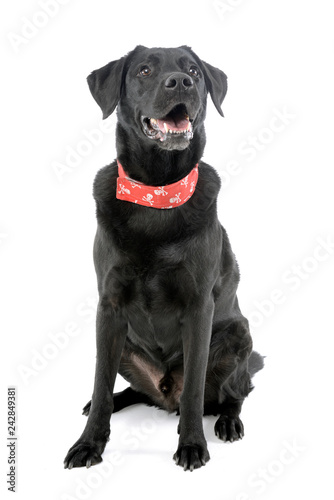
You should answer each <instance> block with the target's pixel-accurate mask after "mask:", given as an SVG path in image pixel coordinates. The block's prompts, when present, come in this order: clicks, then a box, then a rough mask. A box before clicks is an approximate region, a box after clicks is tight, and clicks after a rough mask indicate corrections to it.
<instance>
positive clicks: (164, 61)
mask: <svg viewBox="0 0 334 500" xmlns="http://www.w3.org/2000/svg"><path fill="white" fill-rule="evenodd" d="M87 81H88V85H89V88H90V91H91V93H92V95H93V97H94V99H95V100H96V102H97V103H98V105H99V106H100V108H101V109H102V112H103V118H107V117H108V116H109V115H110V114H111V113H112V112H113V111H114V110H115V108H116V106H117V105H118V109H117V110H118V119H119V121H120V123H121V124H122V125H123V126H124V127H126V128H127V129H131V131H132V133H134V134H136V135H137V136H139V139H140V138H141V139H144V140H147V141H151V142H153V143H155V144H157V145H158V146H160V147H161V148H162V149H167V150H183V149H185V148H186V147H187V146H188V145H189V143H190V141H191V139H192V137H193V134H194V131H195V130H196V127H199V126H200V125H202V124H203V121H204V118H205V111H206V97H207V94H208V93H210V95H211V98H212V101H213V103H214V105H215V106H216V108H217V110H218V112H219V113H220V114H221V115H222V116H224V115H223V112H222V110H221V107H220V106H221V103H222V102H223V99H224V97H225V94H226V91H227V77H226V75H225V73H223V71H221V70H219V69H217V68H215V67H213V66H211V65H210V64H208V63H206V62H204V61H201V59H199V57H198V56H197V55H196V54H195V53H194V52H193V51H192V50H191V49H190V48H189V47H187V46H182V47H178V48H171V49H167V48H153V49H148V48H146V47H143V46H141V45H139V46H137V47H136V48H135V49H134V50H133V51H132V52H130V53H129V54H128V55H127V56H124V57H122V58H121V59H119V60H117V61H112V62H110V63H109V64H107V65H106V66H103V67H102V68H100V69H98V70H95V71H93V72H92V73H91V74H90V75H89V76H88V79H87Z"/></svg>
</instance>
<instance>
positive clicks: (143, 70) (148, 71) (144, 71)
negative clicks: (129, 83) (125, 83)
mask: <svg viewBox="0 0 334 500" xmlns="http://www.w3.org/2000/svg"><path fill="white" fill-rule="evenodd" d="M151 73H152V71H151V68H149V67H148V66H143V67H141V68H140V70H139V72H138V76H149V75H150V74H151Z"/></svg>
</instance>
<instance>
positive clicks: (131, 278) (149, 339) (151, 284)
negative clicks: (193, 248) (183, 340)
mask: <svg viewBox="0 0 334 500" xmlns="http://www.w3.org/2000/svg"><path fill="white" fill-rule="evenodd" d="M140 264H141V265H138V262H137V263H136V264H129V263H128V264H127V265H126V266H119V267H117V268H113V270H112V272H111V276H112V277H113V279H112V282H111V285H112V286H111V298H110V300H111V302H112V304H113V305H114V306H115V307H117V308H120V309H121V310H122V312H123V314H124V315H125V316H126V317H127V320H128V323H129V325H130V330H129V334H130V337H131V340H132V341H133V342H135V343H140V344H141V345H143V344H144V345H145V344H146V343H147V345H148V346H150V347H153V346H155V347H160V348H163V349H164V350H165V349H166V348H167V350H168V348H169V346H170V347H172V344H175V342H177V343H179V342H180V339H178V338H177V337H179V330H180V319H181V317H182V315H183V314H184V312H185V311H186V310H187V309H188V306H189V305H190V304H191V302H192V301H193V299H194V296H195V295H196V291H197V285H196V276H195V273H194V272H193V271H192V270H191V269H189V268H188V267H187V265H186V263H185V262H184V261H182V260H180V259H178V262H175V261H174V262H173V260H172V259H165V258H162V257H161V256H160V255H159V253H157V254H156V255H155V256H154V257H152V258H150V259H147V261H143V262H141V263H140Z"/></svg>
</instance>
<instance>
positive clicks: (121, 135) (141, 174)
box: [116, 122, 205, 186]
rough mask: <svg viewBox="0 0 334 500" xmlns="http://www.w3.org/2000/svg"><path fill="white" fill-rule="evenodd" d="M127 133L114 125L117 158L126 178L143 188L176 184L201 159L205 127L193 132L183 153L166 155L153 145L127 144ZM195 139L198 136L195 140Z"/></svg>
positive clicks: (118, 124)
mask: <svg viewBox="0 0 334 500" xmlns="http://www.w3.org/2000/svg"><path fill="white" fill-rule="evenodd" d="M130 133H131V132H129V131H127V130H125V128H124V127H122V125H121V123H120V122H118V123H117V129H116V148H117V158H118V160H119V161H120V163H121V164H122V165H123V167H124V169H125V171H126V172H127V174H128V175H129V177H131V178H132V179H135V180H136V181H139V182H141V183H143V184H147V185H151V186H164V185H166V184H172V183H174V182H177V181H179V180H180V179H182V178H183V177H185V176H186V175H188V174H189V173H190V172H191V170H193V168H194V167H195V165H196V164H197V163H198V162H199V161H200V159H201V157H202V155H203V151H204V146H205V133H204V126H203V127H202V129H201V130H195V131H194V137H193V139H192V140H191V142H190V144H189V147H188V148H186V149H184V150H182V151H177V150H173V151H166V150H163V149H162V148H160V147H159V146H158V145H157V144H154V143H153V142H152V144H150V143H147V141H146V143H144V144H143V143H142V141H139V140H138V141H133V139H132V140H131V141H130V139H131V138H130V137H129V135H130ZM195 135H198V137H197V139H196V137H195ZM129 144H131V148H129ZM143 159H144V161H143Z"/></svg>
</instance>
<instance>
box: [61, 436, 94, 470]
mask: <svg viewBox="0 0 334 500" xmlns="http://www.w3.org/2000/svg"><path fill="white" fill-rule="evenodd" d="M99 448H100V447H99V446H97V445H95V444H90V443H87V442H78V443H75V445H74V446H72V448H70V449H69V451H68V453H67V455H66V457H65V460H64V468H65V469H72V468H73V467H87V468H88V467H90V466H91V465H96V464H99V463H100V462H102V457H101V453H100V451H99Z"/></svg>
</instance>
